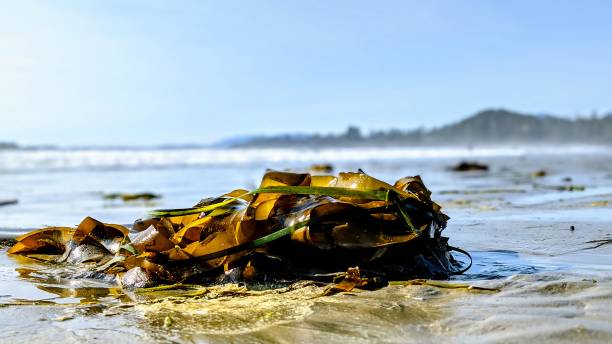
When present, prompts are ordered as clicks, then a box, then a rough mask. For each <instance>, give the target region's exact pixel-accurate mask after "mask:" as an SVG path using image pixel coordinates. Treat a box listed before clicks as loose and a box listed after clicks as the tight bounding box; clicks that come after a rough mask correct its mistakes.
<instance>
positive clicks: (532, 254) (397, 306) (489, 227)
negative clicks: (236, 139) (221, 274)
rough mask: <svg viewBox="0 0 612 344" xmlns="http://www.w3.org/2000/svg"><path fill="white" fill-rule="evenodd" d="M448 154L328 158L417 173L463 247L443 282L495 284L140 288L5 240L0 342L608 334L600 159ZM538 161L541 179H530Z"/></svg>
mask: <svg viewBox="0 0 612 344" xmlns="http://www.w3.org/2000/svg"><path fill="white" fill-rule="evenodd" d="M456 160H457V159H448V158H446V159H429V160H423V161H415V160H410V161H403V160H394V161H370V162H360V163H359V164H358V163H356V162H346V163H341V164H339V165H338V166H337V167H338V169H342V170H344V169H346V170H348V169H355V168H356V167H362V168H364V169H365V170H366V171H367V172H369V173H371V174H372V175H374V176H380V175H382V176H383V178H385V179H388V180H392V179H396V178H399V177H401V176H402V175H403V174H415V172H414V171H416V173H420V174H422V175H423V178H424V180H425V182H426V184H427V186H428V187H429V188H430V189H431V190H432V191H433V195H432V198H433V199H434V200H436V201H438V202H439V203H441V204H442V206H443V207H444V210H445V211H446V212H447V213H448V214H449V215H450V216H451V220H450V221H449V226H448V228H447V230H446V231H445V232H444V233H445V235H447V236H449V237H450V238H451V242H450V243H451V244H452V245H454V246H458V247H461V248H463V249H466V250H468V251H470V252H471V253H472V254H473V257H474V266H473V267H472V269H470V271H468V272H467V273H466V274H465V275H463V276H457V277H456V278H454V279H453V280H452V281H450V282H451V283H468V284H471V285H475V286H484V287H490V288H499V289H500V291H499V292H488V291H477V290H466V289H448V288H439V287H434V286H428V285H407V286H403V285H392V286H389V287H386V288H382V289H379V290H376V291H358V290H357V291H354V292H350V293H343V294H338V295H334V296H328V297H318V295H319V294H320V293H321V291H322V287H320V286H316V285H313V284H312V283H299V284H297V285H295V286H294V287H293V288H285V289H271V290H247V289H245V288H244V287H242V286H237V285H227V286H222V287H216V288H213V289H211V290H208V291H206V292H203V293H200V295H199V296H198V297H184V296H180V295H177V294H175V293H173V292H167V293H156V294H154V295H146V294H142V293H140V294H139V293H134V292H126V291H122V290H120V289H118V288H116V287H114V286H112V285H109V284H106V283H104V282H103V281H93V280H78V281H73V280H65V279H61V278H56V277H54V275H53V273H50V274H37V273H36V272H32V271H31V270H36V269H38V266H37V264H36V263H35V262H33V261H28V260H27V259H25V258H21V257H12V256H7V255H5V254H4V252H5V250H6V249H5V248H4V249H2V251H1V252H0V324H2V325H0V328H1V329H2V335H1V336H0V342H6V343H9V342H11V343H12V342H16V341H18V342H31V343H41V342H53V341H59V342H66V343H71V342H75V343H89V342H111V341H112V342H122V343H123V342H142V341H154V342H202V343H204V342H248V343H251V342H287V343H293V342H346V341H351V342H389V343H392V342H402V343H405V342H417V341H418V342H421V343H423V342H425V343H430V342H441V341H446V342H453V343H463V342H466V343H467V342H470V343H474V342H476V343H480V342H500V343H524V342H527V341H531V342H538V343H559V342H564V343H574V342H581V343H591V342H592V343H604V342H612V243H610V240H612V159H610V155H602V154H596V155H571V156H563V155H553V156H550V155H523V156H512V157H485V158H479V159H478V161H480V162H484V163H487V164H489V165H490V167H491V168H490V171H489V172H467V173H456V172H450V171H448V170H447V169H446V167H447V166H449V165H451V164H452V163H455V162H456ZM279 164H280V163H279ZM357 165H359V166H357ZM415 166H417V167H415ZM241 168H242V167H241ZM237 169H238V168H237ZM540 169H544V170H546V171H547V174H546V176H543V177H536V176H534V175H532V174H533V173H534V172H536V171H538V170H540ZM410 172H412V173H410ZM236 173H238V172H236ZM398 174H399V175H398ZM568 177H569V178H571V181H568V180H567V179H566V178H568ZM41 178H42V177H41ZM236 178H237V177H236ZM230 181H231V178H230ZM570 185H573V186H575V187H577V186H580V188H569V186H570ZM582 186H584V190H582ZM567 189H572V190H574V191H567ZM140 191H143V190H140ZM153 191H158V190H153ZM162 191H163V190H162ZM205 195H206V194H203V195H202V196H205ZM120 214H121V215H125V213H124V212H123V211H122V212H121V213H120ZM80 215H81V217H83V216H85V215H89V214H86V213H84V214H80ZM129 220H130V219H126V220H125V221H126V222H127V221H129ZM3 227H8V226H5V225H4V226H3ZM26 227H27V226H26ZM572 228H573V229H572ZM606 240H607V241H606ZM598 245H600V246H598ZM28 269H31V270H28ZM162 296H163V297H162Z"/></svg>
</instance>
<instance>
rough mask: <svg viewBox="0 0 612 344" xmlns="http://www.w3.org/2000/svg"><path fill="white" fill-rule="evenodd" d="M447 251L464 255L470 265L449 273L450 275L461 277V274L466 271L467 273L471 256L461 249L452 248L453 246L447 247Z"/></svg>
mask: <svg viewBox="0 0 612 344" xmlns="http://www.w3.org/2000/svg"><path fill="white" fill-rule="evenodd" d="M448 249H449V250H450V251H455V252H459V253H461V254H463V255H465V256H466V257H468V258H469V259H470V263H469V264H468V266H467V267H466V268H463V269H461V270H458V271H451V272H450V274H451V275H462V274H464V273H465V272H466V271H468V270H469V269H470V268H471V267H472V256H471V255H470V254H469V253H468V252H467V251H465V250H463V249H460V248H458V247H454V246H448Z"/></svg>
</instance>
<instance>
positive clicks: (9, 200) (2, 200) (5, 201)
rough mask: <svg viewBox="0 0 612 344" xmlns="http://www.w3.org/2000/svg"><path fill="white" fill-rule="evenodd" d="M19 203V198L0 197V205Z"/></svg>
mask: <svg viewBox="0 0 612 344" xmlns="http://www.w3.org/2000/svg"><path fill="white" fill-rule="evenodd" d="M17 203H19V200H17V199H1V200H0V207H4V206H7V205H15V204H17Z"/></svg>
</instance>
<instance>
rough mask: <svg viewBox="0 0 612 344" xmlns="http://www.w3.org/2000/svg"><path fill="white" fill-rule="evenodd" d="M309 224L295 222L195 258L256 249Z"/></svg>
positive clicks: (204, 258) (202, 258)
mask: <svg viewBox="0 0 612 344" xmlns="http://www.w3.org/2000/svg"><path fill="white" fill-rule="evenodd" d="M307 225H308V221H302V222H298V223H296V224H294V225H292V226H289V227H285V228H282V229H279V230H277V231H276V232H272V233H270V234H268V235H266V236H263V237H261V238H259V239H255V240H253V241H249V242H247V243H244V244H241V245H237V246H233V247H230V248H226V249H224V250H221V251H217V252H213V253H209V254H205V255H203V256H199V257H196V258H195V259H197V260H211V259H216V258H221V257H225V256H229V255H230V254H235V253H238V252H242V251H247V250H250V249H254V248H257V247H260V246H263V245H265V244H268V243H270V242H272V241H275V240H278V239H280V238H282V237H285V236H287V235H290V234H292V233H293V232H295V231H296V230H297V229H299V228H302V227H305V226H307Z"/></svg>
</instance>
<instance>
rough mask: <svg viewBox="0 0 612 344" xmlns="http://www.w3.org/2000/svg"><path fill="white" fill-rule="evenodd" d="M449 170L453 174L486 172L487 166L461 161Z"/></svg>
mask: <svg viewBox="0 0 612 344" xmlns="http://www.w3.org/2000/svg"><path fill="white" fill-rule="evenodd" d="M450 169H451V170H452V171H455V172H469V171H488V170H489V166H488V165H485V164H480V163H478V162H470V161H462V162H460V163H459V164H457V165H455V166H452V167H450Z"/></svg>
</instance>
